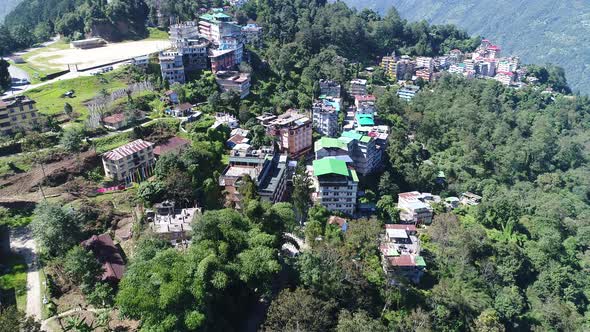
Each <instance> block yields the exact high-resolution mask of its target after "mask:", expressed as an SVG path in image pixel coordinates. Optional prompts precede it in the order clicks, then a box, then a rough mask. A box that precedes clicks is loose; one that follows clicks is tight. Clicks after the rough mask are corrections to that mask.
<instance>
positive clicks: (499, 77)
mask: <svg viewBox="0 0 590 332" xmlns="http://www.w3.org/2000/svg"><path fill="white" fill-rule="evenodd" d="M494 79H495V80H496V81H498V82H500V83H502V84H504V85H510V84H512V82H514V73H511V72H503V71H499V72H498V73H497V74H496V76H494Z"/></svg>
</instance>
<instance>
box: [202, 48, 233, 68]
mask: <svg viewBox="0 0 590 332" xmlns="http://www.w3.org/2000/svg"><path fill="white" fill-rule="evenodd" d="M209 61H210V62H211V71H213V72H214V73H215V72H217V71H220V70H232V69H234V68H235V67H236V65H237V64H238V63H237V62H236V55H235V52H234V50H231V49H228V50H219V49H214V50H209Z"/></svg>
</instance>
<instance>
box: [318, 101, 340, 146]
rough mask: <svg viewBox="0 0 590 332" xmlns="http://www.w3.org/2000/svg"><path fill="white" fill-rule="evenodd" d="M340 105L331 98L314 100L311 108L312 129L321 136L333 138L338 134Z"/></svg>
mask: <svg viewBox="0 0 590 332" xmlns="http://www.w3.org/2000/svg"><path fill="white" fill-rule="evenodd" d="M339 111H340V103H339V102H337V101H335V100H334V99H331V98H326V99H320V100H316V101H315V102H314V103H313V106H312V119H313V127H314V128H315V130H316V131H317V132H318V133H320V134H322V135H323V136H329V137H335V136H336V134H337V133H338V113H339Z"/></svg>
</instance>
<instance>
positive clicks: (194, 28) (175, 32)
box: [168, 21, 199, 48]
mask: <svg viewBox="0 0 590 332" xmlns="http://www.w3.org/2000/svg"><path fill="white" fill-rule="evenodd" d="M168 33H169V36H170V42H171V43H172V46H174V47H176V48H180V47H181V43H182V41H184V40H187V39H196V38H199V26H198V25H197V24H196V23H195V22H194V21H187V22H183V23H178V24H171V25H170V28H169V30H168Z"/></svg>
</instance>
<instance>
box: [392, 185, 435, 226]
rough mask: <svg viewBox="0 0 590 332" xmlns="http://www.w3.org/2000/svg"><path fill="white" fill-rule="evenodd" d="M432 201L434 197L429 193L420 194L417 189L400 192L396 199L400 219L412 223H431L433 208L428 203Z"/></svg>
mask: <svg viewBox="0 0 590 332" xmlns="http://www.w3.org/2000/svg"><path fill="white" fill-rule="evenodd" d="M434 201H435V197H434V196H432V195H430V194H421V193H419V192H417V191H411V192H405V193H400V194H399V195H398V201H397V208H398V209H399V210H400V219H401V220H402V222H404V223H411V224H414V225H416V224H426V225H428V224H430V223H432V216H433V209H432V207H431V206H430V204H429V203H430V202H434ZM438 201H440V197H438ZM427 202H428V203H427Z"/></svg>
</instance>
